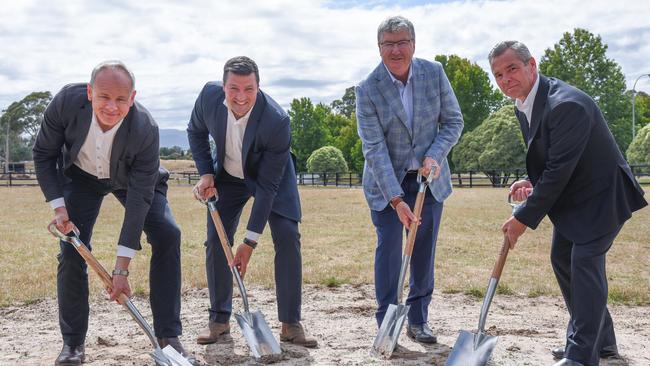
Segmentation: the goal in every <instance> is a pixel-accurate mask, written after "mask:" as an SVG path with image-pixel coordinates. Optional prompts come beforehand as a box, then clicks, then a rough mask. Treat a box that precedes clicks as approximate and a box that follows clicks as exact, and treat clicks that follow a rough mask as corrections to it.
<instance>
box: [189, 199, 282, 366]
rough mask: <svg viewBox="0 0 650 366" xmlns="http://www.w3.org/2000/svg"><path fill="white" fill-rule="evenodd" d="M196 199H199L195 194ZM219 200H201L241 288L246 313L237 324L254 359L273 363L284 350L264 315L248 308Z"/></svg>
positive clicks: (242, 282) (240, 316) (239, 315)
mask: <svg viewBox="0 0 650 366" xmlns="http://www.w3.org/2000/svg"><path fill="white" fill-rule="evenodd" d="M195 197H197V198H198V197H199V196H198V195H197V194H195ZM217 200H218V197H217V196H215V198H214V199H212V200H208V201H205V200H202V199H199V201H201V202H202V203H205V204H206V205H207V206H208V210H209V211H210V216H211V217H212V221H213V222H214V227H215V228H216V229H217V234H218V235H219V239H220V240H219V241H220V242H221V247H222V248H223V252H224V254H225V255H226V258H227V259H228V266H229V267H230V271H231V272H232V274H233V276H234V277H235V280H236V281H237V286H238V287H239V293H240V294H241V297H242V301H243V302H244V313H243V314H239V313H236V314H235V319H237V324H239V327H240V328H241V330H242V333H243V334H244V338H245V339H246V343H247V344H248V347H249V348H250V349H251V352H252V353H253V357H254V358H255V359H256V360H257V361H260V360H262V361H271V360H274V359H276V358H279V357H280V356H281V355H282V349H281V348H280V344H279V343H278V341H277V340H275V338H274V337H273V333H271V328H269V325H268V324H267V323H266V320H265V319H264V315H263V314H262V313H261V312H260V311H256V312H253V313H251V312H250V309H249V307H248V295H247V294H246V287H244V281H243V280H242V278H241V275H240V274H239V270H238V269H237V268H236V267H235V266H234V265H233V261H234V259H235V258H234V256H233V254H232V248H231V246H230V241H229V240H228V235H226V230H225V229H224V227H223V222H221V216H219V212H218V211H217Z"/></svg>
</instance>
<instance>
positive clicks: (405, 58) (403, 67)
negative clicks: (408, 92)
mask: <svg viewBox="0 0 650 366" xmlns="http://www.w3.org/2000/svg"><path fill="white" fill-rule="evenodd" d="M413 53H415V40H412V39H411V37H410V35H409V32H408V30H406V29H405V30H401V31H399V32H395V33H390V32H384V33H382V35H381V40H380V41H379V54H380V55H381V59H382V61H383V62H384V64H385V65H386V67H387V68H388V71H390V72H391V74H393V76H395V78H396V79H400V80H402V81H405V80H406V78H407V77H408V73H409V67H410V66H411V60H413Z"/></svg>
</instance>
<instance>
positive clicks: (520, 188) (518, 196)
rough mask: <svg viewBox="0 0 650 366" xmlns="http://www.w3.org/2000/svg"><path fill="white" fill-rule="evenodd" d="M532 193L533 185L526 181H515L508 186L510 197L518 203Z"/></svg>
mask: <svg viewBox="0 0 650 366" xmlns="http://www.w3.org/2000/svg"><path fill="white" fill-rule="evenodd" d="M532 191H533V184H532V183H530V181H529V180H526V179H523V180H519V181H516V182H514V183H512V185H511V186H510V196H511V197H512V199H513V200H515V201H518V202H523V201H525V200H526V199H527V198H528V195H530V193H531V192H532Z"/></svg>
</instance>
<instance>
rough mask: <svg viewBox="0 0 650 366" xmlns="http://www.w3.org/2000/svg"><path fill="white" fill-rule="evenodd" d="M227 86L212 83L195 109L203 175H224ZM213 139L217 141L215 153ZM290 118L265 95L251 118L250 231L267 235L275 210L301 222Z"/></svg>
mask: <svg viewBox="0 0 650 366" xmlns="http://www.w3.org/2000/svg"><path fill="white" fill-rule="evenodd" d="M224 99H225V93H224V91H223V87H222V83H221V82H216V81H211V82H208V83H207V84H206V85H205V86H204V87H203V90H202V91H201V93H200V94H199V96H198V98H197V99H196V103H195V105H194V110H193V111H192V116H191V118H190V122H189V124H188V127H187V137H188V140H189V143H190V149H191V150H192V156H193V157H194V161H195V162H196V167H197V169H198V171H199V174H201V175H204V174H215V175H216V176H218V175H219V173H220V172H221V170H222V169H223V161H224V157H225V151H226V143H225V142H226V127H227V120H228V108H227V107H226V106H225V105H224V104H223V101H224ZM209 136H212V139H213V140H214V142H215V149H214V152H213V153H212V154H211V152H210V143H209ZM290 144H291V125H290V120H289V116H288V115H287V114H286V113H285V112H284V110H283V109H282V107H280V105H278V104H277V103H276V102H275V101H274V100H273V99H271V97H270V96H268V95H267V94H266V93H264V92H262V91H261V90H260V91H259V92H258V93H257V99H256V101H255V105H254V106H253V110H252V111H251V114H250V116H249V118H248V124H247V125H246V130H245V132H244V140H243V143H242V162H243V165H244V166H243V169H244V182H245V184H246V186H247V187H248V189H249V190H250V191H251V193H252V194H253V196H254V197H255V201H254V202H253V208H252V210H251V215H250V218H249V220H248V225H247V229H248V230H250V231H253V232H256V233H262V232H263V230H264V226H265V225H266V222H267V221H268V218H269V214H270V213H271V211H273V212H275V213H277V214H279V215H282V216H284V217H287V218H289V219H292V220H295V221H300V218H301V212H300V197H299V195H298V186H297V183H296V171H295V168H294V164H293V160H292V159H291V154H290Z"/></svg>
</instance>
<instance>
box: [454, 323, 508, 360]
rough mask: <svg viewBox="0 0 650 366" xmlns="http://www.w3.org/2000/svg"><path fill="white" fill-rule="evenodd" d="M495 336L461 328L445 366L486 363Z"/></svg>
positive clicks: (492, 348)
mask: <svg viewBox="0 0 650 366" xmlns="http://www.w3.org/2000/svg"><path fill="white" fill-rule="evenodd" d="M497 338H498V337H497V336H490V335H487V334H485V333H483V332H479V333H473V332H468V331H466V330H462V331H461V332H460V334H459V335H458V339H457V340H456V343H455V344H454V348H453V350H452V351H451V353H450V354H449V358H447V362H445V366H485V365H487V362H488V360H489V359H490V356H491V355H492V351H493V350H494V346H495V345H496V344H497Z"/></svg>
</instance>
